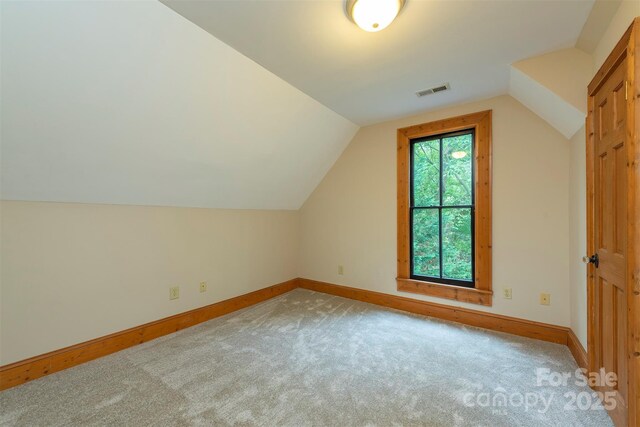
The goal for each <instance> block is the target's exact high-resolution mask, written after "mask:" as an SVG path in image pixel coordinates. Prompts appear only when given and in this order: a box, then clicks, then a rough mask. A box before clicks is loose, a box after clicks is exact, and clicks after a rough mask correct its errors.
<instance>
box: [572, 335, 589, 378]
mask: <svg viewBox="0 0 640 427" xmlns="http://www.w3.org/2000/svg"><path fill="white" fill-rule="evenodd" d="M567 346H568V347H569V350H571V354H573V358H574V359H576V363H577V364H578V366H580V367H581V368H584V369H589V359H587V350H585V349H584V347H583V346H582V344H581V343H580V340H579V339H578V337H577V336H576V334H575V333H574V332H573V330H571V329H569V335H568V336H567Z"/></svg>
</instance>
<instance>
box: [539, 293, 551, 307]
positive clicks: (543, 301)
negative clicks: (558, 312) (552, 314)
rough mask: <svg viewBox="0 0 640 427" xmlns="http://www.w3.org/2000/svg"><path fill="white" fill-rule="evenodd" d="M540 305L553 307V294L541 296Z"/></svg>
mask: <svg viewBox="0 0 640 427" xmlns="http://www.w3.org/2000/svg"><path fill="white" fill-rule="evenodd" d="M540 304H542V305H551V294H540Z"/></svg>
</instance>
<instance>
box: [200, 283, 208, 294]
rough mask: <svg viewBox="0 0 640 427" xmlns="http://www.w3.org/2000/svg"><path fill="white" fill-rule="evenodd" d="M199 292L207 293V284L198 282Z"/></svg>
mask: <svg viewBox="0 0 640 427" xmlns="http://www.w3.org/2000/svg"><path fill="white" fill-rule="evenodd" d="M200 292H207V282H200Z"/></svg>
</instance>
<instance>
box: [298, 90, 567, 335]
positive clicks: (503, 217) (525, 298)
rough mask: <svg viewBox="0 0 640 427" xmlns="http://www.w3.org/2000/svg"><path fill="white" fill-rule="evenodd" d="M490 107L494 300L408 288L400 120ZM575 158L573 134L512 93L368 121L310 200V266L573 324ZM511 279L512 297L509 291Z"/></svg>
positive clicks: (386, 287)
mask: <svg viewBox="0 0 640 427" xmlns="http://www.w3.org/2000/svg"><path fill="white" fill-rule="evenodd" d="M486 109H493V227H494V228H493V272H494V273H493V288H494V291H495V297H494V304H493V307H484V306H478V305H473V304H463V303H458V302H456V301H452V300H444V299H437V298H431V297H422V296H419V295H416V294H408V293H400V292H398V291H397V290H396V282H395V277H396V129H397V128H400V127H405V126H410V125H415V124H419V123H423V122H428V121H433V120H438V119H442V118H446V117H452V116H456V115H460V114H466V113H471V112H476V111H481V110H486ZM568 165H569V144H568V141H567V140H566V139H565V138H564V137H563V136H562V135H560V134H559V133H558V132H557V131H556V130H554V129H553V128H552V127H551V126H549V125H548V124H547V123H545V122H544V121H543V120H542V119H540V118H539V117H538V116H537V115H535V114H534V113H532V112H531V111H529V110H528V109H527V108H525V107H524V106H523V105H522V104H520V103H518V102H517V101H516V100H514V99H513V98H511V97H510V96H500V97H497V98H492V99H489V100H486V101H481V102H476V103H472V104H466V105H460V106H456V107H452V108H447V109H443V110H438V111H434V112H428V113H424V114H421V115H418V116H413V117H407V118H403V119H400V120H395V121H391V122H386V123H382V124H378V125H372V126H367V127H364V128H362V129H360V131H359V132H358V133H357V134H356V136H355V138H354V139H353V140H352V141H351V144H350V145H349V146H348V147H347V149H346V150H345V151H344V153H343V154H342V156H341V157H340V158H339V159H338V161H337V162H336V164H335V165H334V166H333V168H332V169H331V170H330V171H329V173H328V174H327V176H326V177H325V178H324V180H323V181H322V182H321V183H320V185H319V186H318V187H317V188H316V190H315V191H314V192H313V194H312V195H311V197H309V199H308V200H307V201H306V202H305V204H304V205H303V207H302V209H301V218H300V221H301V245H300V248H301V255H300V266H299V272H300V275H301V276H302V277H306V278H310V279H316V280H321V281H327V282H331V283H337V284H343V285H347V286H353V287H356V288H362V289H369V290H374V291H379V292H385V293H389V294H401V295H403V296H408V297H412V298H418V299H424V300H430V301H437V302H439V303H445V304H450V305H456V306H465V307H469V308H473V309H477V310H486V311H490V312H494V313H500V314H504V315H508V316H514V317H520V318H524V319H531V320H535V321H540V322H545V323H552V324H557V325H563V326H568V325H569V323H570V313H569V305H570V303H569V262H568V257H569V236H568V233H567V230H568V229H569V225H568V220H569V204H568V202H567V200H568V198H569V174H568V170H567V167H568ZM338 264H342V265H344V276H339V275H338V274H337V266H338ZM505 287H511V288H512V289H513V299H512V300H506V299H503V298H502V296H501V295H502V289H503V288H505ZM541 292H549V293H551V294H552V296H551V305H550V306H542V305H540V304H539V294H540V293H541Z"/></svg>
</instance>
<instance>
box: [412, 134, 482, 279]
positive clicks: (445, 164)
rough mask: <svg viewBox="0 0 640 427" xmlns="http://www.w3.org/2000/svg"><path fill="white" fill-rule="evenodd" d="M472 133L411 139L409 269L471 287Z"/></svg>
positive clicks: (418, 276) (418, 274)
mask: <svg viewBox="0 0 640 427" xmlns="http://www.w3.org/2000/svg"><path fill="white" fill-rule="evenodd" d="M473 148H474V134H473V131H463V132H456V133H450V134H444V135H437V136H430V137H428V138H422V139H416V140H412V141H411V206H410V210H411V275H412V277H414V278H427V279H428V280H431V281H436V282H441V283H449V284H455V285H462V286H470V287H473V283H474V271H473V255H474V254H473V244H474V242H473V218H474V194H473V188H474V182H473V176H474V170H473V168H474V166H473V163H474V162H473V154H474V149H473Z"/></svg>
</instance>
